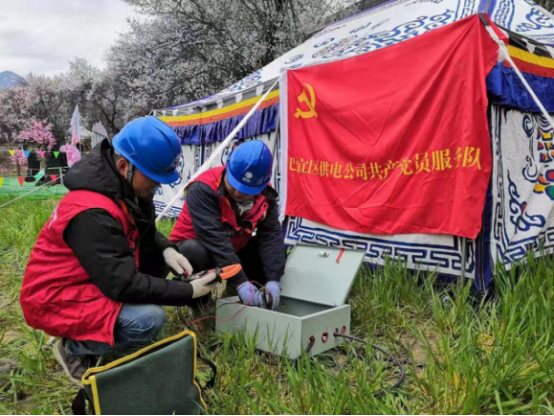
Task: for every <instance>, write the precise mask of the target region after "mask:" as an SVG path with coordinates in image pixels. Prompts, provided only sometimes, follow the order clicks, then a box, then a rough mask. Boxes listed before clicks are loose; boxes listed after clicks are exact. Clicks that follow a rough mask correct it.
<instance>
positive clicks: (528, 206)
mask: <svg viewBox="0 0 554 416" xmlns="http://www.w3.org/2000/svg"><path fill="white" fill-rule="evenodd" d="M475 13H487V14H488V15H489V16H490V17H491V19H492V20H493V21H494V22H495V23H496V24H497V25H499V26H500V27H502V28H505V29H508V30H510V31H512V32H515V33H517V34H520V35H523V36H525V37H526V38H528V39H531V40H534V41H536V42H539V43H541V44H543V45H545V49H546V50H549V51H554V49H553V48H551V47H550V45H554V16H553V15H551V14H550V13H549V12H547V11H546V10H544V9H542V8H541V7H540V6H537V5H536V4H535V3H533V2H532V1H525V0H396V1H389V2H388V3H385V4H382V5H380V6H378V7H376V8H374V9H371V10H367V11H365V12H362V13H359V14H357V15H354V16H351V17H349V18H347V19H345V20H342V21H340V22H336V23H333V24H332V25H330V26H328V27H327V28H325V29H324V30H323V31H321V32H319V33H317V34H315V35H314V36H313V37H312V38H310V39H308V40H307V41H306V42H305V43H303V44H302V45H300V46H298V47H297V48H295V49H293V50H291V51H289V52H288V53H286V54H285V55H283V56H281V57H280V58H278V59H277V60H276V61H274V62H272V63H271V64H269V65H268V66H266V67H264V68H262V69H260V70H259V71H256V72H255V73H254V74H251V75H250V76H248V77H246V78H245V79H243V80H241V81H239V82H237V83H236V84H234V85H232V86H230V87H229V88H227V89H225V90H224V91H222V92H220V93H218V94H215V95H213V96H210V97H206V98H204V99H201V100H198V101H195V102H192V103H187V104H184V105H180V106H176V107H172V108H170V109H163V110H154V112H153V114H155V115H157V116H163V117H172V116H179V115H184V114H191V113H193V112H194V111H205V110H206V109H207V108H208V107H209V106H214V105H215V106H216V107H217V108H220V107H222V106H223V105H224V103H229V102H237V103H238V102H240V101H241V100H242V99H243V98H244V97H245V96H248V94H250V96H261V95H262V94H263V93H264V92H265V90H264V88H265V89H267V88H268V86H269V85H271V84H272V83H273V81H274V80H276V79H277V78H278V77H279V74H280V73H281V72H282V71H283V70H285V69H287V68H291V69H294V68H299V67H303V66H307V65H315V64H320V63H325V62H330V61H333V60H337V59H344V58H347V57H351V56H356V55H359V54H362V53H371V51H373V50H376V49H380V48H383V47H386V46H389V45H392V44H395V43H397V42H401V41H403V40H406V39H410V38H412V37H414V36H417V35H419V34H422V33H425V32H427V31H429V30H433V29H435V28H438V27H442V26H444V25H446V24H449V23H452V22H454V21H457V20H460V19H462V18H464V17H467V16H469V15H472V14H475ZM529 47H530V51H531V52H532V49H533V46H532V45H530V46H529ZM553 56H554V55H553ZM553 93H554V91H553ZM453 98H454V94H453ZM549 111H552V110H549ZM489 122H490V132H491V147H492V154H493V171H492V174H491V180H490V186H489V192H488V197H487V206H486V207H485V212H484V214H483V215H484V217H483V228H482V231H481V233H480V235H479V237H478V238H477V239H476V240H468V239H464V238H461V237H456V236H449V235H431V234H413V235H395V236H384V235H369V234H358V233H354V232H349V231H344V230H338V229H334V228H331V227H328V226H325V225H322V224H317V223H314V222H312V221H308V220H305V219H303V218H287V219H286V220H285V222H284V223H283V229H284V238H285V242H286V243H287V244H296V243H298V242H301V243H304V244H318V245H329V246H337V247H345V248H353V249H360V250H365V251H366V252H367V255H366V262H368V263H370V264H376V265H382V264H383V263H384V262H385V259H386V258H387V257H390V258H400V259H402V261H404V262H405V264H406V265H407V266H408V267H409V268H412V269H422V270H428V271H436V272H439V273H441V274H443V275H446V276H452V277H460V276H463V277H465V278H469V279H473V281H474V286H475V288H476V289H478V290H486V289H487V288H488V286H489V284H490V282H491V278H492V275H493V272H494V269H495V267H496V266H497V265H498V264H504V265H505V266H506V267H507V268H510V267H511V266H512V265H513V263H514V262H516V261H518V260H520V259H522V258H524V257H525V256H526V255H527V253H528V252H529V251H530V250H531V251H534V252H535V254H536V255H545V254H550V253H552V252H553V251H554V216H553V215H551V214H552V212H553V207H554V202H553V199H552V198H551V197H550V196H549V195H551V194H552V195H553V197H554V192H552V193H551V194H550V193H546V192H543V193H542V194H537V193H536V192H534V190H535V185H536V182H537V178H538V174H539V172H544V171H545V169H548V167H549V164H548V163H546V164H545V163H544V160H543V159H544V158H542V159H541V155H540V154H539V152H538V151H537V145H538V141H540V140H543V138H544V135H545V134H548V133H549V132H551V129H550V127H549V124H548V122H547V120H545V118H544V117H542V116H541V115H540V114H537V113H529V112H523V111H520V110H518V109H513V108H507V107H502V106H496V105H491V106H490V114H489ZM269 124H270V126H269V127H267V126H266V127H265V129H264V128H262V130H263V134H257V135H254V136H250V137H246V136H248V135H247V134H246V133H244V132H243V134H242V135H239V136H243V137H244V138H246V139H252V138H255V139H260V140H263V141H264V142H266V143H267V144H268V146H269V147H270V149H272V151H273V153H274V157H275V160H276V161H277V160H279V159H280V158H281V157H282V156H281V154H280V147H279V133H278V128H276V125H278V123H276V122H275V123H269ZM248 130H249V129H246V130H245V131H248ZM250 130H252V129H250ZM208 136H209V137H208ZM199 137H200V140H197V141H196V142H195V143H191V144H187V141H186V140H184V144H183V155H182V158H181V162H180V164H179V169H180V173H181V179H180V180H179V181H178V182H176V183H175V184H171V185H167V186H163V187H162V188H160V189H159V191H158V194H157V195H156V197H155V204H156V208H157V210H158V212H160V211H161V210H162V209H164V208H165V207H166V206H167V204H168V203H169V201H171V200H172V199H173V197H174V196H175V195H176V193H177V192H178V190H180V189H181V188H182V186H183V185H184V183H185V182H186V181H187V180H188V179H190V177H191V176H192V175H193V174H194V172H195V171H196V170H197V169H198V168H199V167H200V166H201V165H202V164H203V163H204V162H205V161H206V160H208V158H209V157H210V155H211V153H212V152H213V151H214V149H215V148H217V146H219V143H220V142H221V141H222V140H223V139H224V135H222V136H221V137H217V135H215V136H214V135H213V134H211V133H210V135H208V134H206V132H204V134H200V136H199ZM214 137H215V138H214ZM236 140H238V139H235V140H233V142H232V143H231V144H230V145H229V146H227V147H226V148H225V150H224V151H223V153H222V156H221V157H220V158H218V160H217V162H216V163H215V165H214V166H218V165H222V164H224V163H225V160H226V157H227V155H228V154H229V151H230V149H231V148H232V146H233V145H234V142H235V141H236ZM549 161H550V160H549ZM549 161H548V162H549ZM553 179H554V178H553ZM272 183H273V185H274V186H275V187H276V188H277V189H279V188H280V187H282V186H283V185H284V184H282V183H281V181H280V171H279V163H277V162H275V163H274V174H273V180H272ZM552 186H554V180H553V184H552ZM183 202H184V196H182V197H181V198H179V200H178V201H177V203H175V204H173V205H172V206H171V207H170V208H169V211H168V214H167V215H168V216H170V217H176V216H178V214H179V212H180V210H181V207H182V204H183Z"/></svg>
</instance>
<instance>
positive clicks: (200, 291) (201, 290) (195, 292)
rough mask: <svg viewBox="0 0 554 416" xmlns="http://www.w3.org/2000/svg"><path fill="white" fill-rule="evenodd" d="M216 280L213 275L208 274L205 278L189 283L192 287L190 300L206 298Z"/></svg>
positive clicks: (215, 276)
mask: <svg viewBox="0 0 554 416" xmlns="http://www.w3.org/2000/svg"><path fill="white" fill-rule="evenodd" d="M183 258H184V257H183ZM185 260H186V259H185ZM216 278H217V275H216V274H215V273H208V274H206V275H205V276H202V277H199V278H198V279H194V280H193V281H191V282H190V285H191V286H192V298H193V299H196V298H201V297H202V296H206V295H207V294H208V293H210V292H211V291H212V289H213V288H214V287H216V285H217V283H218V282H217V280H216Z"/></svg>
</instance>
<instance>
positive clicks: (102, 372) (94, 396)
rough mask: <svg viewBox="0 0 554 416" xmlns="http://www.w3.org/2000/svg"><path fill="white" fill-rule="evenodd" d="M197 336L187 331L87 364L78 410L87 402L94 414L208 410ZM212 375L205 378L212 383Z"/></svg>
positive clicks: (180, 413) (177, 412)
mask: <svg viewBox="0 0 554 416" xmlns="http://www.w3.org/2000/svg"><path fill="white" fill-rule="evenodd" d="M196 360H197V352H196V336H195V334H194V333H193V332H190V331H184V332H182V333H180V334H179V335H175V336H173V337H170V338H166V339H164V340H162V341H160V342H157V343H156V344H153V345H150V346H149V347H146V348H143V349H141V350H140V351H138V352H136V353H134V354H131V355H129V356H126V357H124V358H121V359H119V360H117V361H114V362H112V363H109V364H107V365H105V366H102V367H94V368H91V369H89V370H88V371H87V372H86V373H85V375H84V376H83V380H82V381H83V388H82V389H81V391H80V392H79V394H78V395H77V397H76V398H75V401H74V404H73V412H74V414H84V408H85V401H88V402H89V404H90V405H91V408H92V412H93V413H94V414H96V415H100V414H110V415H124V414H125V415H126V414H135V415H155V414H160V415H162V414H166V415H170V414H177V415H197V414H204V412H205V411H206V403H205V402H204V400H203V399H202V391H201V389H200V385H199V384H198V382H197V381H196ZM202 361H204V362H207V364H208V365H210V367H211V368H212V371H213V377H212V380H210V382H208V383H207V386H208V387H213V383H214V380H215V366H214V365H213V363H211V362H209V361H207V360H202Z"/></svg>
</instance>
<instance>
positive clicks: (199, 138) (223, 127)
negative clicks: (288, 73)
mask: <svg viewBox="0 0 554 416" xmlns="http://www.w3.org/2000/svg"><path fill="white" fill-rule="evenodd" d="M277 92H279V91H277ZM262 105H263V103H262ZM262 105H260V107H262ZM250 108H251V107H248V110H250ZM245 116H246V114H239V115H235V116H233V117H229V118H225V119H223V120H218V121H213V122H208V123H205V124H200V125H185V126H174V127H173V129H174V130H175V133H176V134H177V137H179V138H180V139H181V143H182V144H184V145H187V144H195V145H199V144H210V143H215V142H222V141H223V140H225V138H226V137H227V136H228V135H229V133H231V131H233V129H234V128H235V127H236V126H237V125H238V124H239V123H240V122H241V121H242V119H243V118H244V117H245ZM278 116H279V103H278V102H277V104H273V105H269V106H265V108H262V109H261V110H256V111H255V112H254V114H252V116H251V117H250V118H249V119H248V122H247V123H246V124H245V125H244V126H243V127H242V128H241V129H240V130H239V131H238V133H237V138H239V139H243V138H247V137H252V136H258V135H260V134H265V133H269V132H271V131H274V130H275V129H276V128H277V120H278ZM162 120H163V118H162Z"/></svg>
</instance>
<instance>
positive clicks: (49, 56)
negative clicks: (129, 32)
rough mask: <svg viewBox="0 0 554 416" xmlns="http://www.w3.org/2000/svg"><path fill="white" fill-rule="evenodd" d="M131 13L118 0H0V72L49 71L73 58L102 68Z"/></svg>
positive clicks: (58, 69)
mask: <svg viewBox="0 0 554 416" xmlns="http://www.w3.org/2000/svg"><path fill="white" fill-rule="evenodd" d="M132 14H133V9H132V8H131V7H130V6H128V5H127V4H126V3H124V2H123V1H121V0H0V72H2V71H13V72H15V73H17V74H19V75H21V76H25V75H27V74H28V73H29V72H33V73H37V74H39V73H40V74H46V75H54V74H57V73H60V72H63V71H66V70H67V69H68V68H69V65H68V61H69V60H73V59H74V58H75V57H79V58H85V59H86V60H87V61H89V62H90V63H92V64H94V65H96V66H99V67H103V66H104V62H103V57H104V52H105V51H106V49H107V48H108V47H109V46H110V45H111V44H112V43H113V42H114V41H115V40H116V38H117V35H118V33H121V32H124V31H125V30H126V27H127V23H126V18H127V17H131V16H132Z"/></svg>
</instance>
